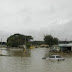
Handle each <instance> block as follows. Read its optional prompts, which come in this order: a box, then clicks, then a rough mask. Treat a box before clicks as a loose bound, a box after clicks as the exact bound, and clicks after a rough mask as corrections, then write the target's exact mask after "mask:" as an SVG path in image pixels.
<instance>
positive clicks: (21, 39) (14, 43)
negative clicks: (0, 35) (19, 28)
mask: <svg viewBox="0 0 72 72" xmlns="http://www.w3.org/2000/svg"><path fill="white" fill-rule="evenodd" d="M31 39H33V38H32V36H25V35H22V34H14V35H11V36H10V37H8V38H7V46H10V47H19V46H20V45H24V44H25V40H26V43H29V41H30V40H31ZM28 46H29V45H28Z"/></svg>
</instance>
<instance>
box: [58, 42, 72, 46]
mask: <svg viewBox="0 0 72 72" xmlns="http://www.w3.org/2000/svg"><path fill="white" fill-rule="evenodd" d="M58 46H60V47H69V46H70V47H72V43H69V44H59V45H58Z"/></svg>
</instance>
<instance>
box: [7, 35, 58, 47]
mask: <svg viewBox="0 0 72 72" xmlns="http://www.w3.org/2000/svg"><path fill="white" fill-rule="evenodd" d="M32 39H33V37H32V36H27V35H22V34H14V35H11V36H10V37H8V38H7V43H6V44H7V46H10V47H19V46H20V45H25V44H26V46H27V48H29V47H30V46H31V44H34V45H35V44H37V45H40V44H43V43H44V44H47V45H49V46H52V45H54V44H55V45H56V44H58V38H55V37H53V36H51V35H46V36H44V41H33V42H32V41H31V40H32Z"/></svg>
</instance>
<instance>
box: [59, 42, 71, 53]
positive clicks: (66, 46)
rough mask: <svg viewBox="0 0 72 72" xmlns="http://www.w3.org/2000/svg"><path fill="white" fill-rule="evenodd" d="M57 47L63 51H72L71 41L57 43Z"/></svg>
mask: <svg viewBox="0 0 72 72" xmlns="http://www.w3.org/2000/svg"><path fill="white" fill-rule="evenodd" d="M58 47H60V51H63V52H71V51H72V43H69V44H59V45H58Z"/></svg>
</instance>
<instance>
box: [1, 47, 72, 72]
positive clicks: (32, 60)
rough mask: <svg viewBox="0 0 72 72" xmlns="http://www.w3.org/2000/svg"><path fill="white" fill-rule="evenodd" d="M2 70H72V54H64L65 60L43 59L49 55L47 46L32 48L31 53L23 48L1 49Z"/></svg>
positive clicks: (23, 71)
mask: <svg viewBox="0 0 72 72" xmlns="http://www.w3.org/2000/svg"><path fill="white" fill-rule="evenodd" d="M0 53H1V54H4V55H10V56H0V72H72V54H69V53H67V54H62V56H63V57H64V58H65V61H49V60H46V59H42V57H44V56H46V55H48V54H49V53H48V49H47V48H36V49H31V51H30V52H29V53H26V54H25V53H24V51H22V50H0Z"/></svg>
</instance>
